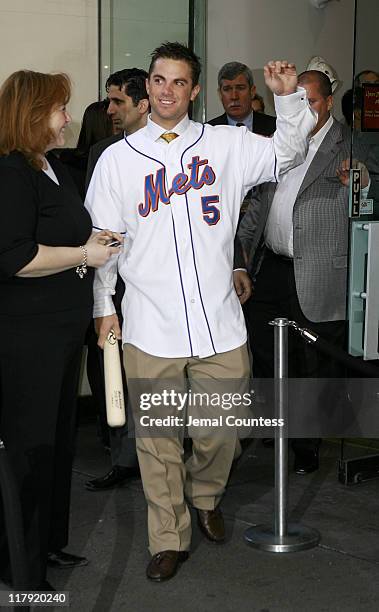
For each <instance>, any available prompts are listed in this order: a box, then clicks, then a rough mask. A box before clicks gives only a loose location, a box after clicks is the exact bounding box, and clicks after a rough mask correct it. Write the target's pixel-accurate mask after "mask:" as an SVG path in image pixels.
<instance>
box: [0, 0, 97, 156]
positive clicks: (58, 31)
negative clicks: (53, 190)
mask: <svg viewBox="0 0 379 612" xmlns="http://www.w3.org/2000/svg"><path fill="white" fill-rule="evenodd" d="M0 57H1V65H0V82H1V83H2V82H3V81H4V79H5V78H6V77H8V76H9V75H10V74H11V73H12V72H14V71H15V70H20V69H22V68H27V69H31V70H37V71H39V72H59V71H62V72H67V73H68V74H69V75H70V77H71V78H72V81H73V95H72V99H71V102H70V105H69V111H70V113H71V114H72V118H73V123H72V124H71V126H70V128H68V130H67V131H66V134H67V135H68V137H67V143H66V144H67V146H75V145H76V140H77V136H78V132H79V129H80V124H81V119H82V115H83V110H84V109H85V107H86V106H87V105H88V104H90V102H93V101H94V100H97V95H98V92H97V79H98V77H97V74H98V68H97V63H98V61H97V0H1V2H0Z"/></svg>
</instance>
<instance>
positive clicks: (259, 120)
mask: <svg viewBox="0 0 379 612" xmlns="http://www.w3.org/2000/svg"><path fill="white" fill-rule="evenodd" d="M207 123H209V124H210V125H228V117H227V114H226V113H224V114H223V115H220V116H219V117H215V118H214V119H210V120H209V121H208V122H207ZM275 130H276V119H275V117H272V116H271V115H265V113H254V112H253V132H254V133H255V134H261V135H262V136H272V134H273V133H274V132H275Z"/></svg>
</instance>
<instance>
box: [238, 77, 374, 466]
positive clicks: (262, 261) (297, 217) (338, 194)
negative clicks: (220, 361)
mask: <svg viewBox="0 0 379 612" xmlns="http://www.w3.org/2000/svg"><path fill="white" fill-rule="evenodd" d="M299 85H301V86H302V87H304V88H305V89H306V91H307V97H308V101H309V103H310V105H311V106H312V108H313V109H314V110H315V111H316V112H317V113H318V122H317V125H316V127H315V129H314V131H313V133H312V137H311V140H310V145H309V151H308V155H307V158H306V160H305V162H304V163H303V164H301V165H300V166H298V167H297V168H294V169H292V170H290V171H289V172H288V174H287V175H286V177H285V178H284V179H283V181H281V182H280V183H279V184H278V185H276V184H274V183H271V184H269V183H266V184H265V185H263V186H262V188H261V189H259V191H257V192H256V193H255V194H254V196H253V199H252V202H251V204H250V206H249V208H248V211H247V212H246V214H245V216H244V217H243V219H242V221H241V224H240V227H239V230H238V235H239V238H240V240H241V242H242V246H243V249H244V252H245V254H246V258H247V267H248V270H249V272H250V274H251V276H252V278H253V295H252V298H251V299H250V301H249V302H248V303H247V305H246V306H247V308H246V311H247V323H248V331H249V339H250V347H251V351H252V354H253V374H254V376H255V377H256V378H272V377H273V375H274V372H273V367H274V366H273V364H274V333H273V328H272V326H270V325H268V323H269V321H271V320H273V319H275V318H276V317H286V318H288V319H289V320H295V321H296V322H298V323H299V325H300V326H304V327H308V328H310V329H311V330H313V331H315V332H316V333H317V334H319V335H320V336H322V337H323V338H324V339H325V340H327V341H328V342H330V343H332V344H335V345H337V346H340V347H341V348H343V346H344V340H345V326H346V323H345V319H346V291H347V253H348V229H349V217H348V214H349V213H348V198H349V189H348V183H349V178H348V177H349V173H348V171H347V168H348V162H347V160H348V159H349V157H350V137H349V134H348V133H347V132H346V130H345V129H344V126H342V125H341V124H340V123H339V122H338V121H336V120H335V119H334V118H333V117H332V115H331V112H330V111H331V108H332V105H333V97H332V89H331V84H330V81H329V79H328V77H327V76H326V75H325V74H324V73H322V72H319V71H317V70H311V71H307V72H304V73H303V74H301V75H299ZM359 159H360V161H361V162H364V163H366V164H367V166H368V167H369V168H370V167H372V168H374V164H375V162H374V160H371V159H370V152H369V149H367V150H362V151H360V153H359ZM341 168H342V169H341ZM369 186H370V183H369V177H368V173H367V170H366V168H365V166H363V165H362V187H364V188H365V190H364V189H362V191H368V187H369ZM373 188H375V185H374V182H373V181H372V182H371V186H370V195H371V193H372V189H373ZM365 195H366V193H364V194H363V196H365ZM289 375H290V377H294V378H304V377H305V378H314V377H315V378H339V377H341V376H343V370H341V367H340V366H339V364H338V363H337V362H335V361H333V360H332V359H331V358H327V357H325V356H323V355H321V353H318V352H317V351H316V350H315V349H314V348H313V347H312V346H309V345H307V344H306V343H305V342H304V341H303V340H302V339H301V338H299V336H298V335H297V334H296V335H295V334H289ZM319 443H320V440H318V439H314V438H312V439H311V438H308V439H296V440H293V443H292V446H293V450H294V452H295V471H296V473H298V474H306V473H310V472H313V471H314V470H316V469H317V468H318V448H319Z"/></svg>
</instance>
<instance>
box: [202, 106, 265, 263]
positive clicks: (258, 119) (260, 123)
mask: <svg viewBox="0 0 379 612" xmlns="http://www.w3.org/2000/svg"><path fill="white" fill-rule="evenodd" d="M208 123H209V124H210V125H228V116H227V114H226V113H224V114H223V115H220V116H219V117H215V118H214V119H210V120H209V121H208ZM275 130H276V118H275V117H272V116H271V115H265V113H254V112H253V132H254V133H255V134H261V135H262V136H272V134H273V133H274V132H275ZM245 267H246V264H245V259H244V256H243V251H242V244H241V241H240V239H239V238H238V235H236V237H235V239H234V261H233V268H234V270H236V269H237V268H245Z"/></svg>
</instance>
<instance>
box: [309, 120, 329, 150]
mask: <svg viewBox="0 0 379 612" xmlns="http://www.w3.org/2000/svg"><path fill="white" fill-rule="evenodd" d="M332 123H333V117H332V115H330V116H329V119H328V120H327V122H326V123H325V124H324V125H323V126H322V128H320V129H319V131H318V132H316V134H315V135H314V136H312V137H311V139H310V141H309V144H311V143H312V144H313V146H314V147H315V149H316V150H318V148H319V147H320V145H321V143H322V141H323V140H324V138H325V136H326V135H327V133H328V132H329V130H330V128H331V127H332Z"/></svg>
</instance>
